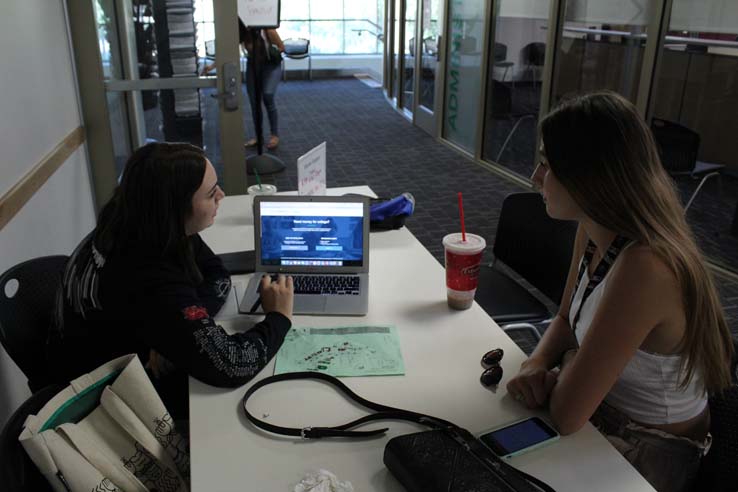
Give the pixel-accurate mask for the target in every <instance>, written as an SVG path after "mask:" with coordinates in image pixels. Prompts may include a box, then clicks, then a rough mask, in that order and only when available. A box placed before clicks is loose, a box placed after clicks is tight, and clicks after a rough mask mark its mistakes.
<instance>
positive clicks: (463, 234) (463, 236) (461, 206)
mask: <svg viewBox="0 0 738 492" xmlns="http://www.w3.org/2000/svg"><path fill="white" fill-rule="evenodd" d="M458 197H459V216H460V217H461V241H462V242H466V227H464V200H463V199H462V198H461V192H459V193H458Z"/></svg>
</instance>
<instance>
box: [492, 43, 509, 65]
mask: <svg viewBox="0 0 738 492" xmlns="http://www.w3.org/2000/svg"><path fill="white" fill-rule="evenodd" d="M494 57H495V61H496V62H501V61H505V60H506V59H507V45H505V44H502V43H495V47H494Z"/></svg>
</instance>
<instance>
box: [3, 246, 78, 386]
mask: <svg viewBox="0 0 738 492" xmlns="http://www.w3.org/2000/svg"><path fill="white" fill-rule="evenodd" d="M67 259H68V257H67V256H44V257H41V258H34V259H32V260H28V261H25V262H23V263H20V264H18V265H16V266H14V267H12V268H10V269H9V270H7V271H6V272H5V273H3V274H2V276H0V343H1V344H2V346H3V347H4V348H5V351H6V352H7V353H8V355H9V356H10V358H11V359H13V361H14V362H15V363H16V364H17V365H18V367H19V368H20V370H21V371H23V374H25V375H26V377H27V378H28V387H29V388H30V389H31V392H32V393H35V392H36V391H37V390H38V389H39V388H42V387H44V386H46V384H48V383H49V382H50V379H49V375H48V373H47V372H46V364H45V361H44V354H45V353H46V350H45V347H46V338H47V335H48V329H49V326H50V324H51V322H52V321H53V319H54V308H55V304H56V294H57V290H58V288H59V286H60V285H61V280H62V275H63V274H64V266H65V265H66V263H67Z"/></svg>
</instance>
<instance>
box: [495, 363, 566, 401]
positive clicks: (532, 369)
mask: <svg viewBox="0 0 738 492" xmlns="http://www.w3.org/2000/svg"><path fill="white" fill-rule="evenodd" d="M557 377H558V372H557V371H553V370H549V369H548V368H547V367H546V365H545V364H543V363H541V362H539V361H537V360H535V359H528V360H526V361H525V362H523V365H522V366H520V372H519V373H518V374H517V376H515V377H514V378H512V379H511V380H510V381H509V382H508V383H507V392H508V393H509V394H510V396H512V397H513V398H515V400H517V401H519V402H520V403H523V404H524V405H525V406H527V407H528V408H537V407H540V406H542V405H544V404H545V403H546V401H548V397H549V395H550V394H551V391H552V390H553V387H554V386H555V385H556V380H557Z"/></svg>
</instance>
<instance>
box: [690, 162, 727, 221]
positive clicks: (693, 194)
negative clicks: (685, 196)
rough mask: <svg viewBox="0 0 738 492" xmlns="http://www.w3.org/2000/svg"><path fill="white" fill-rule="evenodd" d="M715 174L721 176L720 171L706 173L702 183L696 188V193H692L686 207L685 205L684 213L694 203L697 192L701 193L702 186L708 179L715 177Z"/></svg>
mask: <svg viewBox="0 0 738 492" xmlns="http://www.w3.org/2000/svg"><path fill="white" fill-rule="evenodd" d="M715 176H717V177H720V173H718V172H714V173H710V174H706V175H705V177H704V178H702V181H700V184H699V185H697V189H696V190H694V193H692V196H691V197H689V201H688V202H687V205H685V207H684V213H687V210H689V207H690V206H691V205H692V202H693V201H694V199H695V198H696V197H697V193H699V192H700V190H701V189H702V187H703V186H704V185H705V182H706V181H707V180H708V179H710V178H712V177H715Z"/></svg>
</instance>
